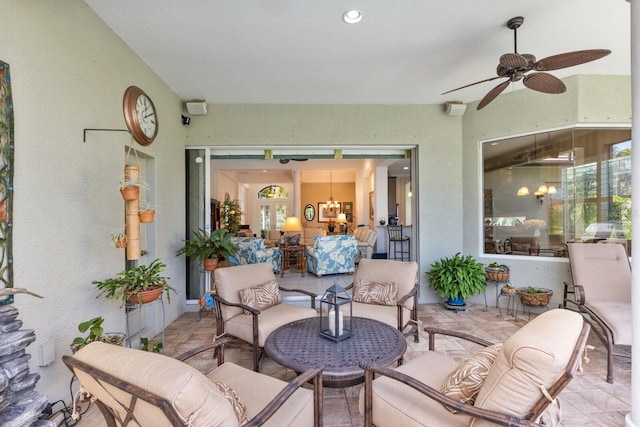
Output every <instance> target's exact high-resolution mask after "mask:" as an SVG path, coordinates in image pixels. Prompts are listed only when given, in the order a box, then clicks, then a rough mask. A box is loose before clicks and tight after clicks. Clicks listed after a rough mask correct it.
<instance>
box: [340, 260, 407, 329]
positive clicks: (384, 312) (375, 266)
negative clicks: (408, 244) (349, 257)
mask: <svg viewBox="0 0 640 427" xmlns="http://www.w3.org/2000/svg"><path fill="white" fill-rule="evenodd" d="M417 273H418V264H417V263H415V262H413V261H412V262H403V261H395V260H388V259H366V258H365V259H362V260H360V264H358V268H356V272H355V274H354V277H353V282H354V284H355V283H358V282H359V281H360V280H363V281H365V282H391V283H396V284H397V285H398V291H397V293H396V298H397V299H400V298H402V297H403V296H405V295H406V294H408V293H409V292H411V290H412V289H413V287H414V286H415V284H416V280H417ZM352 308H353V315H354V316H356V317H366V318H369V319H376V320H379V321H380V322H383V323H386V324H387V325H390V326H393V327H394V328H397V327H398V308H397V307H396V306H388V305H378V304H367V303H361V302H354V303H353V304H352ZM412 308H413V298H409V299H407V301H406V303H405V305H404V308H403V313H402V315H403V319H404V321H405V322H406V321H407V320H409V319H410V316H411V309H412Z"/></svg>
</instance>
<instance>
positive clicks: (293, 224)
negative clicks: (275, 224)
mask: <svg viewBox="0 0 640 427" xmlns="http://www.w3.org/2000/svg"><path fill="white" fill-rule="evenodd" d="M302 230H303V228H302V223H300V219H298V217H297V216H290V217H287V219H286V220H285V222H284V226H283V227H282V231H284V232H285V233H288V234H289V233H293V232H296V231H302ZM289 238H291V235H289ZM287 240H288V239H287ZM287 244H292V245H297V244H299V242H297V243H290V242H287Z"/></svg>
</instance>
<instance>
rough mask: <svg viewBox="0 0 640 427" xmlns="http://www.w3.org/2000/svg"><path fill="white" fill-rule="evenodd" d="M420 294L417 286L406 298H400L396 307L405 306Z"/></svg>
mask: <svg viewBox="0 0 640 427" xmlns="http://www.w3.org/2000/svg"><path fill="white" fill-rule="evenodd" d="M417 294H418V285H415V286H414V287H413V288H412V289H411V290H410V291H409V292H408V293H407V294H406V295H405V296H403V297H402V298H400V299H399V300H398V302H397V303H396V305H404V303H405V302H407V300H408V299H409V298H411V297H415V296H416V295H417Z"/></svg>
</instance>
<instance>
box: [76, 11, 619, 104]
mask: <svg viewBox="0 0 640 427" xmlns="http://www.w3.org/2000/svg"><path fill="white" fill-rule="evenodd" d="M85 1H86V3H87V4H88V5H89V6H90V7H91V8H92V9H93V10H94V11H95V12H96V13H97V14H98V16H100V17H101V18H102V19H103V20H104V21H105V22H106V23H107V24H108V25H109V26H110V27H111V28H112V29H113V30H114V31H115V33H116V34H118V35H119V36H120V37H121V38H122V40H123V41H124V42H125V43H126V44H127V45H128V46H130V47H131V49H133V50H134V51H135V52H136V53H137V54H138V55H139V56H140V57H141V58H142V60H143V61H145V62H146V63H147V64H148V65H149V66H150V67H151V68H152V69H153V70H154V71H155V72H156V73H157V74H158V75H159V76H160V78H162V79H163V80H164V81H165V82H166V83H167V84H168V85H169V86H170V87H171V88H172V89H173V90H174V91H175V93H176V94H177V95H178V96H179V97H180V98H181V99H183V100H190V99H198V98H201V99H206V100H207V101H208V102H209V103H296V104H443V103H444V102H446V101H450V100H461V101H463V102H471V101H475V100H479V99H481V98H482V97H483V96H484V94H485V93H486V92H488V91H489V90H490V89H491V88H493V87H494V86H496V85H497V84H498V83H500V82H501V81H502V79H499V80H496V81H493V82H488V83H482V84H479V85H476V86H474V87H471V88H467V89H463V90H460V91H457V92H454V93H451V94H448V95H441V93H442V92H444V91H446V90H449V89H453V88H456V87H460V86H463V85H465V84H469V83H473V82H476V81H479V80H484V79H487V78H490V77H494V76H495V70H496V65H497V63H498V59H499V57H500V55H502V54H503V53H507V52H512V51H513V32H512V31H511V30H509V29H507V28H506V22H507V21H508V20H509V19H510V18H512V17H514V16H524V17H525V22H524V25H523V26H522V27H521V28H520V29H519V30H518V51H519V53H532V54H534V55H536V57H537V58H538V59H541V58H543V57H546V56H550V55H555V54H558V53H563V52H567V51H574V50H583V49H596V48H602V49H611V50H612V54H611V55H609V56H607V57H605V58H603V59H600V60H598V61H595V62H592V63H588V64H583V65H579V66H576V67H571V68H567V69H564V70H558V71H553V72H552V73H553V74H554V75H556V76H558V77H566V76H569V75H573V74H630V42H629V38H630V18H629V7H630V5H629V3H628V2H627V1H625V0H561V1H560V0H556V1H550V0H528V1H513V0H511V1H507V0H482V1H479V0H446V1H427V0H349V1H344V0H241V1H239V0H184V1H178V0H136V1H131V0H85ZM348 8H357V9H360V10H361V11H362V13H363V16H364V17H363V20H362V22H360V23H359V24H356V25H347V24H345V23H343V22H342V20H341V16H342V14H343V12H344V11H345V10H347V9H348ZM512 87H513V88H514V89H520V88H522V83H517V84H516V85H512ZM507 90H511V89H507ZM527 90H528V89H527ZM548 96H550V97H553V96H561V95H548ZM487 108H490V106H489V107H487Z"/></svg>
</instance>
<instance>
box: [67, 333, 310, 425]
mask: <svg viewBox="0 0 640 427" xmlns="http://www.w3.org/2000/svg"><path fill="white" fill-rule="evenodd" d="M74 357H75V358H77V359H79V360H81V361H83V362H85V363H87V364H89V365H91V366H94V367H96V368H98V369H100V370H102V371H105V372H106V373H108V374H110V375H113V376H116V377H118V378H122V379H125V380H126V381H128V382H130V383H131V384H134V385H136V386H138V387H140V388H143V389H145V390H148V391H150V392H152V393H154V394H157V395H158V396H160V397H163V398H165V399H167V400H168V401H169V402H171V405H172V406H173V407H174V409H175V410H176V411H177V412H178V414H180V416H181V417H182V418H183V421H184V424H185V425H190V426H193V427H211V426H222V427H227V426H234V427H235V426H238V425H240V424H239V423H238V420H237V418H236V414H235V413H234V410H233V408H232V406H231V404H230V403H229V401H228V400H227V399H226V398H225V396H224V394H223V393H222V392H221V391H220V390H219V388H218V387H217V386H216V385H215V384H213V383H212V381H219V382H222V383H224V384H225V385H227V386H229V387H230V388H231V389H233V390H234V391H235V392H236V393H237V395H238V396H239V398H240V399H241V400H242V402H243V403H244V405H245V406H246V410H247V416H248V417H249V418H253V417H254V416H255V415H256V414H257V413H258V412H260V411H261V410H262V409H263V408H264V407H265V406H266V405H267V404H268V403H269V402H271V400H273V398H274V397H275V396H276V394H278V393H279V392H280V390H282V389H283V388H284V387H285V386H286V385H287V383H286V382H284V381H281V380H279V379H276V378H272V377H270V376H268V375H263V374H260V373H257V372H254V371H251V370H249V369H246V368H243V367H241V366H238V365H236V364H234V363H229V362H227V363H223V364H222V365H220V366H219V367H217V368H216V369H215V370H213V371H212V372H211V373H209V374H208V375H207V376H205V375H203V374H202V373H200V372H199V371H198V370H197V369H195V368H193V367H191V366H189V365H188V364H186V363H183V362H180V361H178V360H175V359H172V358H170V357H167V356H164V355H161V354H156V353H152V352H146V351H142V350H134V349H130V348H126V347H119V346H115V345H113V344H106V343H102V342H94V343H91V344H89V345H87V346H85V347H84V348H82V349H81V350H79V351H78V352H77V353H76V354H75V355H74ZM76 374H77V376H78V380H79V381H80V383H81V384H82V385H83V386H84V387H85V388H86V389H87V390H88V391H89V392H90V393H91V394H93V396H95V397H96V398H98V399H99V400H100V401H102V402H103V403H104V404H106V405H107V406H109V407H110V408H112V409H114V410H115V411H116V412H117V413H118V416H120V419H124V418H125V417H126V413H125V412H124V410H122V408H121V405H120V404H118V403H117V402H115V401H114V399H113V398H112V397H111V396H110V393H111V394H114V395H115V396H117V398H118V400H120V401H123V402H126V403H127V404H128V403H129V401H130V399H131V396H130V395H129V394H128V393H126V392H125V391H123V390H121V389H118V388H115V387H112V386H109V385H106V386H105V385H103V384H98V383H97V381H96V380H95V379H94V378H93V377H91V376H90V375H88V374H86V373H83V372H80V371H76ZM103 387H104V388H103ZM105 389H106V390H105ZM107 391H108V393H107ZM135 416H136V418H137V419H138V420H139V421H141V423H142V424H143V425H145V426H147V425H148V426H154V427H164V426H171V424H170V423H169V422H168V420H167V419H166V417H165V416H164V414H163V413H162V411H161V410H160V409H159V408H157V407H155V406H153V405H150V404H148V403H146V402H144V401H142V400H138V402H137V403H136V409H135ZM313 423H314V398H313V391H312V390H310V389H303V388H301V389H298V390H296V391H295V393H294V394H293V395H292V396H291V397H290V398H289V399H288V400H287V401H286V402H285V403H284V404H283V405H282V407H281V408H280V409H279V410H278V411H277V412H276V413H275V414H274V415H273V416H272V417H271V418H270V419H269V420H268V421H267V422H266V423H265V424H264V425H265V426H269V427H281V426H312V425H313Z"/></svg>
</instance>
